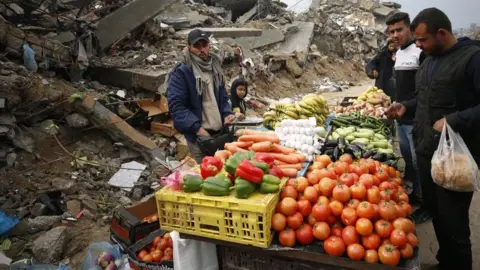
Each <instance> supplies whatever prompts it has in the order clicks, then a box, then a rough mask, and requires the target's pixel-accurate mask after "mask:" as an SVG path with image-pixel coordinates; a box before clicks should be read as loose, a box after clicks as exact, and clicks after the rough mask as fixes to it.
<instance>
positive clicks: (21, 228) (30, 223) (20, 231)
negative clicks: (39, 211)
mask: <svg viewBox="0 0 480 270" xmlns="http://www.w3.org/2000/svg"><path fill="white" fill-rule="evenodd" d="M61 219H62V218H61V216H39V217H36V218H33V219H23V220H22V221H20V223H18V224H17V226H15V228H13V230H12V231H11V232H10V233H9V235H12V236H22V235H27V234H35V233H38V232H41V231H47V230H49V229H50V228H52V226H53V225H54V224H55V223H57V222H59V221H60V220H61Z"/></svg>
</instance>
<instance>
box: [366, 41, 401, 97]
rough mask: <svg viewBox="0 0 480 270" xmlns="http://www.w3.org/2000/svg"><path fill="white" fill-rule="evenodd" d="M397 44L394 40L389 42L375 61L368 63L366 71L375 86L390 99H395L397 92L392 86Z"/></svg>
mask: <svg viewBox="0 0 480 270" xmlns="http://www.w3.org/2000/svg"><path fill="white" fill-rule="evenodd" d="M395 50H396V48H395V44H394V43H393V41H392V40H390V39H389V40H388V42H387V46H386V47H385V48H384V49H382V50H381V51H380V52H379V53H378V54H377V55H376V56H375V57H374V58H373V59H371V60H370V61H368V64H367V66H366V67H365V71H366V72H367V76H368V77H369V78H370V79H375V86H376V87H377V88H378V89H382V90H383V92H385V94H387V95H388V96H389V97H390V99H392V100H393V99H394V97H395V92H394V89H393V87H392V86H391V85H390V78H391V77H392V73H393V65H394V64H395V61H393V54H394V53H395Z"/></svg>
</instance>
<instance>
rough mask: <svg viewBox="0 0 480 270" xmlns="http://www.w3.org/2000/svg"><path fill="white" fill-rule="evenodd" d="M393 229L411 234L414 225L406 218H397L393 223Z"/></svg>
mask: <svg viewBox="0 0 480 270" xmlns="http://www.w3.org/2000/svg"><path fill="white" fill-rule="evenodd" d="M393 227H394V228H395V229H399V230H402V231H404V232H405V233H407V234H408V233H413V232H414V231H415V225H414V224H413V222H412V221H411V220H410V219H408V218H397V219H395V220H394V221H393Z"/></svg>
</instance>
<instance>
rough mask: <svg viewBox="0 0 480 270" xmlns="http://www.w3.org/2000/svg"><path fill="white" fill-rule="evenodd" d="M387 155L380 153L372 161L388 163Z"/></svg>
mask: <svg viewBox="0 0 480 270" xmlns="http://www.w3.org/2000/svg"><path fill="white" fill-rule="evenodd" d="M386 157H387V155H386V154H382V153H378V154H376V155H374V156H373V157H372V159H374V160H377V161H380V162H384V161H387V158H386Z"/></svg>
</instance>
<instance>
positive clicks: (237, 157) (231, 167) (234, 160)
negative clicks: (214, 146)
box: [224, 153, 247, 175]
mask: <svg viewBox="0 0 480 270" xmlns="http://www.w3.org/2000/svg"><path fill="white" fill-rule="evenodd" d="M245 159H247V157H246V155H244V154H243V153H235V154H234V155H233V156H231V157H230V158H229V159H228V160H227V162H225V165H224V168H225V171H227V172H228V173H229V174H231V175H235V171H236V170H237V167H238V165H240V162H242V161H243V160H245Z"/></svg>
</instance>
